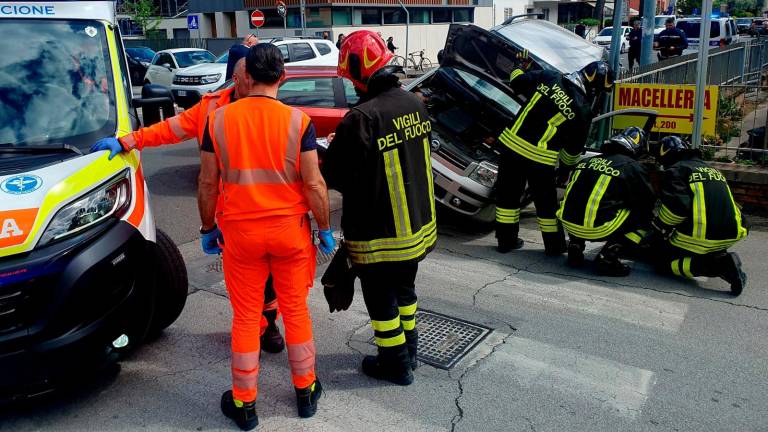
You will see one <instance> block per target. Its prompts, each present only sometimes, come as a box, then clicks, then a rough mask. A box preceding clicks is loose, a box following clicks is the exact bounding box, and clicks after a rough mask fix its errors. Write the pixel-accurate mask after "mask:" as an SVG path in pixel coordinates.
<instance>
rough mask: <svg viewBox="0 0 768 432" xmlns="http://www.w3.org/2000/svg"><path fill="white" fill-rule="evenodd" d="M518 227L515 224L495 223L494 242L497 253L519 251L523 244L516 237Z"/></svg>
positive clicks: (518, 230)
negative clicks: (496, 242)
mask: <svg viewBox="0 0 768 432" xmlns="http://www.w3.org/2000/svg"><path fill="white" fill-rule="evenodd" d="M519 232H520V227H519V225H517V224H503V223H499V222H496V240H497V241H498V247H497V250H498V251H499V253H508V252H510V251H512V250H514V249H520V248H521V247H523V244H525V242H524V241H523V239H521V238H520V237H518V236H517V234H518V233H519Z"/></svg>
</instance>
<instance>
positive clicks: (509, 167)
mask: <svg viewBox="0 0 768 432" xmlns="http://www.w3.org/2000/svg"><path fill="white" fill-rule="evenodd" d="M612 85H613V73H612V72H611V69H610V68H609V67H608V65H607V64H606V63H605V62H600V61H598V62H592V63H590V64H588V65H587V66H585V67H584V68H583V69H581V70H580V71H578V72H575V73H574V74H572V75H571V76H570V77H566V76H563V75H561V74H559V73H557V72H553V71H550V70H534V71H529V72H523V70H522V69H515V70H514V71H513V72H512V74H511V76H510V87H511V88H512V90H513V91H514V92H515V93H517V94H518V95H519V96H520V97H521V98H523V99H524V100H525V105H524V106H523V107H522V108H521V109H520V111H519V113H518V115H517V118H516V119H515V122H514V123H513V124H512V125H511V126H510V127H508V128H506V129H504V130H503V131H502V133H501V136H499V141H501V143H502V144H504V145H503V146H500V147H501V149H502V151H501V158H500V161H499V173H498V180H497V183H496V187H497V192H496V193H497V198H496V239H497V240H498V250H499V252H501V253H507V252H509V251H511V250H512V249H519V248H521V247H522V246H523V240H522V239H520V238H519V237H518V232H519V228H520V199H521V197H522V195H523V191H524V189H525V184H526V181H527V182H528V185H529V186H530V188H531V190H532V192H533V201H534V204H535V206H536V216H537V220H538V223H539V229H540V230H541V235H542V238H543V239H544V250H545V252H546V254H547V255H550V256H554V255H560V254H562V253H563V252H565V251H566V245H565V235H564V233H563V229H562V227H561V226H560V223H559V222H558V220H557V217H556V215H555V213H556V212H557V208H558V203H557V189H556V183H560V184H563V183H565V181H566V180H567V174H568V172H569V170H570V167H572V166H573V165H574V164H575V163H576V162H577V161H578V160H579V155H580V154H581V152H582V150H583V149H584V143H585V142H586V140H587V133H588V132H589V126H590V123H591V122H592V117H593V115H592V110H591V106H592V101H593V100H594V98H595V97H596V96H597V95H598V94H599V93H602V92H607V91H608V90H609V89H610V88H611V86H612ZM558 159H559V161H560V167H559V168H558V170H559V171H558V172H557V174H556V171H555V168H556V167H557V165H558ZM556 177H557V180H556Z"/></svg>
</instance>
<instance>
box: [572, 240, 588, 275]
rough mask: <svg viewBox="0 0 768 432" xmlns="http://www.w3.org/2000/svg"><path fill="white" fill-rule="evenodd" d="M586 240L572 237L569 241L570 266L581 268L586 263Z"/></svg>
mask: <svg viewBox="0 0 768 432" xmlns="http://www.w3.org/2000/svg"><path fill="white" fill-rule="evenodd" d="M585 248H586V245H585V243H584V240H581V239H575V238H572V239H571V241H570V242H569V243H568V266H569V267H573V268H579V267H582V266H583V265H584V249H585Z"/></svg>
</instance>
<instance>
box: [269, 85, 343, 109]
mask: <svg viewBox="0 0 768 432" xmlns="http://www.w3.org/2000/svg"><path fill="white" fill-rule="evenodd" d="M277 99H279V100H280V101H281V102H283V103H284V104H287V105H295V106H310V107H328V108H332V107H335V106H336V103H335V101H334V93H333V78H290V79H288V80H286V81H285V82H283V84H281V85H280V89H279V90H278V92H277Z"/></svg>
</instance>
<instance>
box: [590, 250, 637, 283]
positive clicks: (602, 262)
mask: <svg viewBox="0 0 768 432" xmlns="http://www.w3.org/2000/svg"><path fill="white" fill-rule="evenodd" d="M595 270H596V271H597V274H599V275H602V276H611V277H624V276H629V273H630V272H631V270H632V269H630V267H629V266H628V265H626V264H624V263H623V262H621V261H620V260H619V259H618V258H614V259H608V258H606V257H605V255H603V254H602V253H599V254H597V257H596V258H595Z"/></svg>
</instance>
